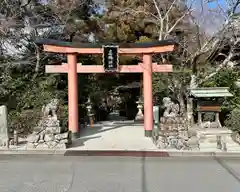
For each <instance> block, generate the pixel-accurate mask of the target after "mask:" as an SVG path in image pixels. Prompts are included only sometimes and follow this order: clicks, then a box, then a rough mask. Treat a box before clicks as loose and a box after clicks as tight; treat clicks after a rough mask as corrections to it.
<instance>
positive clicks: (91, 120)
mask: <svg viewBox="0 0 240 192" xmlns="http://www.w3.org/2000/svg"><path fill="white" fill-rule="evenodd" d="M86 104H87V107H86V108H87V114H88V118H89V125H90V127H92V126H93V124H94V113H93V111H92V102H91V100H90V98H88V100H87V103H86Z"/></svg>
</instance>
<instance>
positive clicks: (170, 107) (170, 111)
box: [163, 97, 180, 117]
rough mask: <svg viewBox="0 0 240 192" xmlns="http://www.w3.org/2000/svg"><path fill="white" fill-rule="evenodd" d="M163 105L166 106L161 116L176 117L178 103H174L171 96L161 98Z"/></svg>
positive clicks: (177, 114)
mask: <svg viewBox="0 0 240 192" xmlns="http://www.w3.org/2000/svg"><path fill="white" fill-rule="evenodd" d="M163 106H164V107H165V108H166V109H165V111H164V113H163V116H164V117H177V116H179V111H180V108H179V105H178V104H175V103H174V102H173V101H172V100H171V98H169V97H164V98H163Z"/></svg>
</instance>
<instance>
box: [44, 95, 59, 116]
mask: <svg viewBox="0 0 240 192" xmlns="http://www.w3.org/2000/svg"><path fill="white" fill-rule="evenodd" d="M58 103H59V99H52V100H51V101H50V103H48V104H47V105H44V106H43V107H42V112H43V117H48V116H49V115H50V116H57V109H58Z"/></svg>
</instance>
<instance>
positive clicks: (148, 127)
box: [143, 55, 153, 137]
mask: <svg viewBox="0 0 240 192" xmlns="http://www.w3.org/2000/svg"><path fill="white" fill-rule="evenodd" d="M143 67H144V69H143V95H144V130H145V136H146V137H151V136H152V130H153V98H152V97H153V94H152V55H143Z"/></svg>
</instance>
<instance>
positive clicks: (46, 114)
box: [27, 99, 71, 149]
mask: <svg viewBox="0 0 240 192" xmlns="http://www.w3.org/2000/svg"><path fill="white" fill-rule="evenodd" d="M58 106H59V100H58V99H52V100H51V101H50V103H49V104H47V105H46V106H43V108H42V112H43V117H42V119H41V120H40V121H39V123H38V126H37V127H35V128H34V129H33V133H32V134H31V135H29V136H28V137H27V142H28V143H27V148H38V149H42V148H50V149H65V148H66V147H67V145H68V144H70V143H71V138H70V134H69V132H68V131H67V132H63V130H62V128H61V126H60V121H59V119H58V117H57V109H58Z"/></svg>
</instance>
